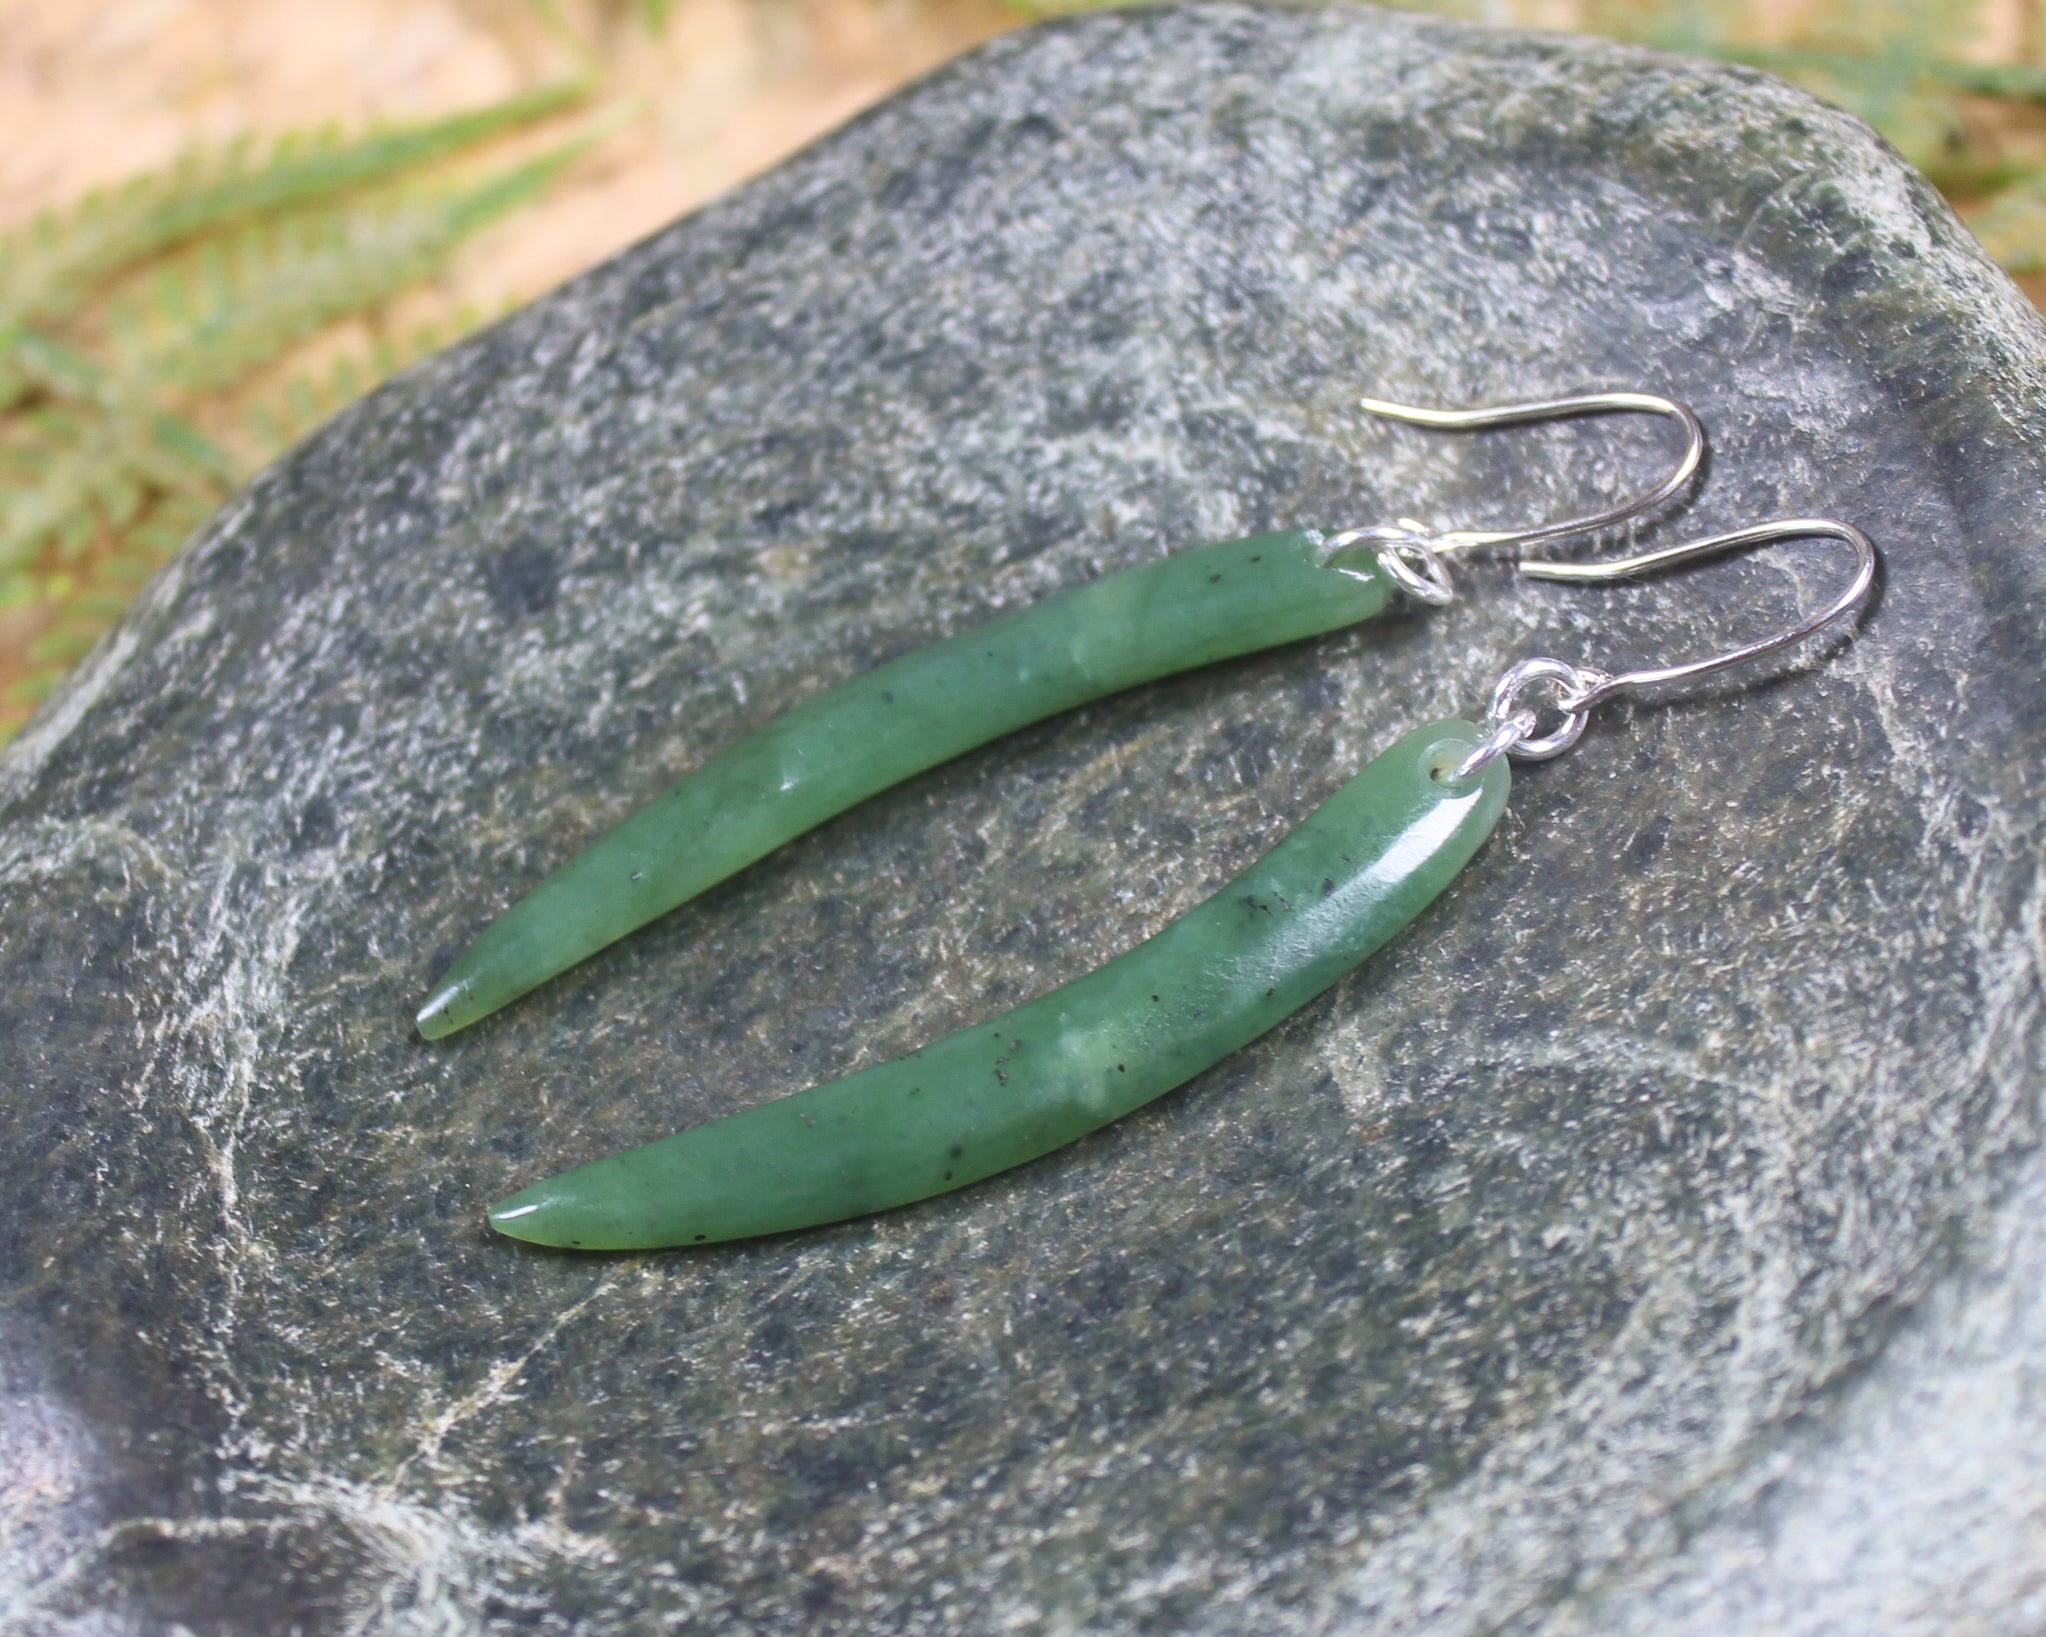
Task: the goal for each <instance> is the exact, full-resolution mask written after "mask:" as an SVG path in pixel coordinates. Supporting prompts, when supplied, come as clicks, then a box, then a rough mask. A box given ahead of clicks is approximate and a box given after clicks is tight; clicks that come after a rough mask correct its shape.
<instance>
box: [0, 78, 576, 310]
mask: <svg viewBox="0 0 2046 1637" xmlns="http://www.w3.org/2000/svg"><path fill="white" fill-rule="evenodd" d="M589 90H590V82H589V81H587V80H580V79H579V80H573V81H570V82H568V83H566V84H562V85H556V86H550V87H547V88H545V89H543V90H539V91H531V92H527V93H525V94H523V95H520V96H516V97H509V98H507V99H505V100H504V101H502V102H499V103H494V104H491V105H490V106H488V107H483V108H476V109H471V110H469V111H468V112H466V113H461V114H456V115H453V116H451V117H449V118H446V119H438V120H427V121H422V122H420V123H417V124H411V125H396V126H390V127H386V128H383V129H380V130H372V131H371V132H369V133H368V134H367V135H366V136H363V137H361V138H358V139H357V140H355V141H352V142H350V141H343V140H341V139H340V138H338V137H336V136H334V135H332V134H331V133H313V134H307V133H298V134H294V135H289V136H286V137H283V138H281V139H279V140H278V141H277V142H276V143H275V144H274V145H273V146H272V147H271V149H270V150H269V152H268V153H267V154H266V155H263V156H261V157H260V158H259V157H258V156H257V153H256V149H255V145H254V144H253V143H251V142H248V141H241V142H235V143H230V144H228V146H227V147H226V148H224V149H223V150H221V151H220V152H219V153H216V154H211V155H201V154H193V155H188V156H187V157H186V158H184V159H182V160H180V161H178V163H176V164H175V165H172V166H171V167H170V168H169V169H167V170H165V171H161V172H157V173H154V174H151V175H147V176H141V177H137V178H136V179H135V180H133V181H131V182H128V183H126V184H125V185H123V186H122V187H119V188H117V189H113V190H111V191H95V192H93V193H90V194H88V195H87V196H86V198H85V199H84V201H83V202H82V203H81V204H80V205H79V206H78V208H77V209H76V210H74V211H72V212H70V213H69V214H68V215H64V216H58V215H55V214H46V215H45V216H43V217H42V218H41V219H39V220H38V221H37V222H36V223H35V224H34V225H33V226H32V227H31V228H30V229H29V230H27V231H25V232H19V233H16V234H13V235H11V236H10V237H9V238H8V239H6V240H5V241H0V349H4V348H6V347H7V346H8V345H9V344H10V343H11V341H12V340H13V339H14V338H15V337H16V336H17V335H18V334H19V332H20V331H21V330H23V329H25V328H27V327H29V326H31V325H39V324H43V325H46V324H48V323H50V322H52V321H53V320H56V319H59V318H62V317H64V316H66V315H67V314H69V313H71V312H73V311H75V310H76V309H77V308H78V306H79V305H80V304H81V303H82V302H83V301H84V300H85V299H86V298H87V297H88V296H89V295H90V294H91V292H92V290H93V288H94V287H95V286H97V285H98V284H100V283H102V282H103V281H105V280H106V279H108V278H110V277H112V276H114V275H115V274H118V273H120V272H123V271H125V270H126V269H127V268H130V267H132V266H134V265H136V264H137V263H139V262H142V261H146V260H148V259H149V258H150V257H152V256H156V255H160V254H162V253H163V252H164V251H166V250H169V249H171V248H173V247H175V246H177V245H178V244H181V243H183V242H185V241H187V240H189V239H192V238H194V237H196V236H197V235H199V234H202V233H208V232H213V231H217V230H218V229H221V228H224V227H230V226H233V225H235V224H237V223H240V222H245V221H249V220H252V219H254V218H256V217H259V216H263V215H266V214H270V213H273V212H276V211H280V210H285V209H290V208H295V207H298V206H302V205H306V204H310V203H313V202H316V201H320V200H331V199H334V198H336V197H338V196H340V195H342V194H345V193H347V192H349V191H351V190H354V189H357V188H361V187H364V186H367V185H369V184H372V183H376V182H382V181H387V180H389V179H390V178H392V177H395V176H399V175H402V174H404V173H407V172H410V171H416V170H418V169H420V168H421V167H423V166H425V165H428V164H431V163H433V162H435V161H437V160H440V159H445V158H448V157H450V156H452V155H454V154H457V153H460V152H462V151H464V150H466V149H469V148H472V147H474V146H476V145H477V144H478V143H480V142H482V141H484V140H486V139H488V138H490V137H493V136H498V135H501V134H503V133H505V132H507V131H511V130H514V129H517V128H519V127H522V126H525V125H530V124H533V123H535V122H536V121H538V120H541V119H545V118H547V117H549V116H550V115H553V114H557V113H560V112H562V111H564V110H565V109H567V108H569V107H572V106H574V105H575V104H577V103H578V102H580V101H582V100H583V99H584V98H585V97H586V96H587V95H588V94H589Z"/></svg>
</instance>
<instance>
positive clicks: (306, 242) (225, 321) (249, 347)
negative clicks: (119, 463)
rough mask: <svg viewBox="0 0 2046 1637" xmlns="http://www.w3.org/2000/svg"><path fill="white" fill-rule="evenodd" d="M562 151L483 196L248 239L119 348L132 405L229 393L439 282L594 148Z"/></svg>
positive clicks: (482, 189)
mask: <svg viewBox="0 0 2046 1637" xmlns="http://www.w3.org/2000/svg"><path fill="white" fill-rule="evenodd" d="M586 148H587V143H586V142H583V141H577V142H572V143H568V144H566V145H565V146H562V147H560V148H556V149H554V150H553V151H551V152H549V153H547V154H543V155H542V156H540V157H539V158H537V159H533V160H530V161H528V162H527V163H525V164H522V165H519V166H517V167H515V168H514V169H512V170H509V171H507V172H505V173H504V174H502V175H499V176H495V177H492V178H491V179H489V180H488V181H486V182H484V183H482V184H481V185H479V186H475V187H471V188H467V189H463V190H460V191H453V192H440V193H433V194H425V193H420V192H417V191H416V190H415V191H413V192H411V193H409V194H407V195H405V196H401V197H398V198H389V199H382V200H378V201H375V202H374V203H373V204H369V205H366V206H364V207H360V208H357V209H355V210H353V211H350V212H346V213H320V214H318V215H316V216H311V217H300V218H296V219H289V220H287V221H284V222H282V223H278V224H274V225H271V226H266V227H262V228H255V229H248V230H245V231H244V232H243V233H242V234H241V235H239V236H238V239H237V242H236V243H235V244H234V245H233V247H232V250H231V253H230V255H229V256H228V257H227V258H224V259H221V260H219V261H217V262H216V263H215V264H214V265H213V269H212V272H211V273H210V275H209V276H206V277H195V276H193V275H192V272H191V269H189V268H181V269H180V270H179V276H178V277H176V278H174V279H171V280H169V281H159V283H158V287H157V288H156V289H155V290H154V291H153V301H152V303H151V306H150V308H149V310H148V311H147V313H146V316H144V317H142V318H140V319H133V318H131V319H130V320H128V321H127V322H126V323H124V324H123V325H122V326H120V327H119V328H118V329H117V330H116V331H115V333H114V334H113V335H112V336H111V338H110V346H109V351H110V353H111V354H112V357H113V363H112V366H111V375H112V380H111V383H110V386H109V390H111V391H112V392H114V393H115V394H116V395H117V396H118V397H120V398H122V399H126V400H134V399H138V398H140V399H157V398H162V397H164V396H166V395H169V396H172V397H175V398H180V399H189V398H191V397H194V396H196V395H198V394H202V393H213V392H219V391H222V390H224V389H226V388H229V387H232V386H234V385H236V384H238V383H239V382H241V381H243V380H245V379H246V378H247V377H248V376H249V375H251V374H252V373H254V372H255V371H257V370H259V369H261V368H263V367H265V366H266V365H268V364H271V363H273V362H275V361H276V360H277V359H279V358H281V357H282V356H283V355H284V354H285V353H286V352H288V351H289V350H290V349H291V348H292V347H294V346H296V345H297V344H298V343H300V342H301V341H303V340H305V339H306V338H307V337H308V336H311V335H313V334H316V333H317V332H318V331H320V330H322V329H324V328H325V327H326V326H327V325H329V324H331V323H332V322H334V321H335V320H336V319H338V318H343V317H346V316H349V315H351V314H354V313H360V312H365V311H368V310H370V309H372V308H375V307H378V306H380V305H382V304H383V303H384V302H386V301H388V300H390V299H391V297H393V296H395V295H396V294H398V293H399V292H400V291H402V290H404V289H407V288H409V287H410V286H412V285H414V284H417V283H420V282H421V281H423V280H424V279H427V278H429V277H431V276H432V275H433V274H434V273H435V272H436V271H437V270H438V269H439V268H440V267H441V266H442V265H443V264H444V263H445V262H446V260H447V257H448V255H449V253H450V252H451V251H452V250H453V249H454V248H455V246H456V245H457V244H459V243H460V242H461V241H462V240H463V239H465V238H467V237H468V236H469V235H470V234H472V233H475V232H476V231H477V230H478V229H480V228H482V227H484V226H486V225H488V224H489V223H490V222H492V221H494V220H496V219H497V218H498V217H500V216H502V215H504V214H505V213H506V212H507V211H509V210H512V209H513V208H515V207H516V206H518V205H520V204H523V203H525V202H526V201H528V200H530V199H532V198H533V197H535V196H536V195H537V194H538V193H539V192H540V191H541V190H542V189H543V188H545V187H546V186H547V184H548V183H549V182H550V181H552V180H553V178H554V177H555V176H557V175H558V174H559V173H560V172H561V170H562V169H563V168H564V167H565V166H567V165H569V164H570V163H572V162H573V161H574V160H575V159H577V158H578V157H580V155H581V154H582V153H583V152H584V151H585V150H586Z"/></svg>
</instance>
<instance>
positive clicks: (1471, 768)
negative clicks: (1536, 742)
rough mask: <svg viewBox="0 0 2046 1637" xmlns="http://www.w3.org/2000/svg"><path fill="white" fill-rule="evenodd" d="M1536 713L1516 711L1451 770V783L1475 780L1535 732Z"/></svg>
mask: <svg viewBox="0 0 2046 1637" xmlns="http://www.w3.org/2000/svg"><path fill="white" fill-rule="evenodd" d="M1536 720H1537V719H1536V716H1535V713H1534V712H1533V711H1531V710H1525V711H1515V712H1514V713H1513V715H1511V716H1509V717H1507V718H1506V720H1505V721H1503V722H1501V723H1500V724H1499V725H1498V726H1497V727H1495V728H1493V729H1492V731H1491V732H1490V733H1488V734H1486V735H1485V738H1484V740H1483V742H1482V743H1480V744H1479V745H1478V747H1477V748H1476V749H1475V750H1473V751H1472V752H1471V753H1470V754H1469V755H1468V756H1466V757H1465V758H1464V759H1463V760H1462V761H1460V762H1458V763H1457V764H1456V766H1455V767H1454V768H1452V769H1451V770H1450V774H1449V782H1450V783H1451V784H1462V783H1464V782H1465V781H1466V780H1467V779H1474V778H1476V777H1477V776H1478V775H1479V774H1480V773H1482V772H1484V771H1485V769H1486V768H1487V767H1489V766H1491V764H1492V763H1494V762H1496V761H1497V760H1498V759H1499V758H1500V757H1501V756H1504V755H1505V754H1506V753H1507V752H1508V751H1510V750H1512V749H1513V747H1514V746H1515V745H1517V744H1519V743H1520V742H1521V740H1523V739H1524V738H1526V737H1527V736H1528V735H1529V734H1530V733H1532V732H1534V725H1535V722H1536Z"/></svg>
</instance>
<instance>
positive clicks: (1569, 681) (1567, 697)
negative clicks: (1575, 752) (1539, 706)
mask: <svg viewBox="0 0 2046 1637" xmlns="http://www.w3.org/2000/svg"><path fill="white" fill-rule="evenodd" d="M1604 681H1606V676H1605V673H1604V672H1602V671H1593V670H1588V669H1586V668H1584V667H1583V666H1578V665H1566V664H1565V663H1564V662H1563V661H1562V660H1560V659H1524V660H1522V661H1521V662H1520V663H1519V664H1518V665H1516V666H1514V667H1513V669H1512V670H1510V671H1508V672H1507V673H1506V674H1505V675H1504V676H1502V677H1501V678H1500V679H1499V685H1498V686H1497V687H1496V688H1494V689H1493V690H1492V704H1491V708H1490V709H1488V710H1487V711H1486V712H1485V720H1486V721H1488V722H1490V723H1491V724H1492V731H1491V732H1490V733H1488V734H1487V735H1486V736H1485V739H1484V741H1483V743H1481V744H1479V745H1478V746H1477V747H1476V748H1475V749H1473V750H1472V751H1471V753H1470V754H1469V755H1468V756H1466V757H1465V758H1464V759H1463V760H1462V761H1460V762H1458V763H1457V764H1456V767H1455V769H1454V770H1453V771H1452V772H1451V773H1450V775H1449V777H1450V782H1451V783H1453V784H1461V783H1463V782H1464V781H1465V780H1466V779H1469V778H1472V777H1474V776H1475V775H1476V774H1478V773H1481V772H1483V771H1484V769H1485V768H1486V766H1487V765H1489V764H1490V763H1492V762H1495V761H1497V760H1498V759H1499V758H1500V757H1501V756H1513V757H1517V758H1518V759H1519V760H1521V761H1524V762H1546V761H1548V760H1549V758H1551V757H1552V756H1560V755H1562V754H1563V752H1564V751H1566V750H1568V749H1569V748H1570V747H1571V746H1572V745H1574V744H1576V743H1577V741H1578V740H1579V739H1581V738H1582V737H1583V736H1584V724H1585V721H1586V717H1587V705H1588V703H1589V700H1588V697H1587V696H1588V695H1590V694H1591V693H1592V691H1593V690H1594V689H1596V688H1597V687H1598V686H1599V685H1600V684H1601V683H1603V682H1604ZM1537 688H1543V689H1548V690H1550V691H1551V692H1552V693H1553V694H1554V696H1555V697H1554V701H1553V703H1554V705H1555V708H1556V709H1557V710H1559V711H1561V712H1562V713H1563V723H1562V726H1560V727H1558V728H1556V729H1555V730H1554V731H1552V732H1549V733H1544V734H1539V735H1537V734H1536V733H1535V726H1536V724H1537V723H1538V722H1539V721H1540V720H1541V717H1540V713H1539V712H1538V711H1537V710H1536V709H1535V707H1534V706H1532V705H1527V704H1523V703H1522V702H1521V701H1522V699H1523V698H1524V696H1526V695H1527V694H1529V693H1531V692H1532V691H1533V690H1535V689H1537Z"/></svg>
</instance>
